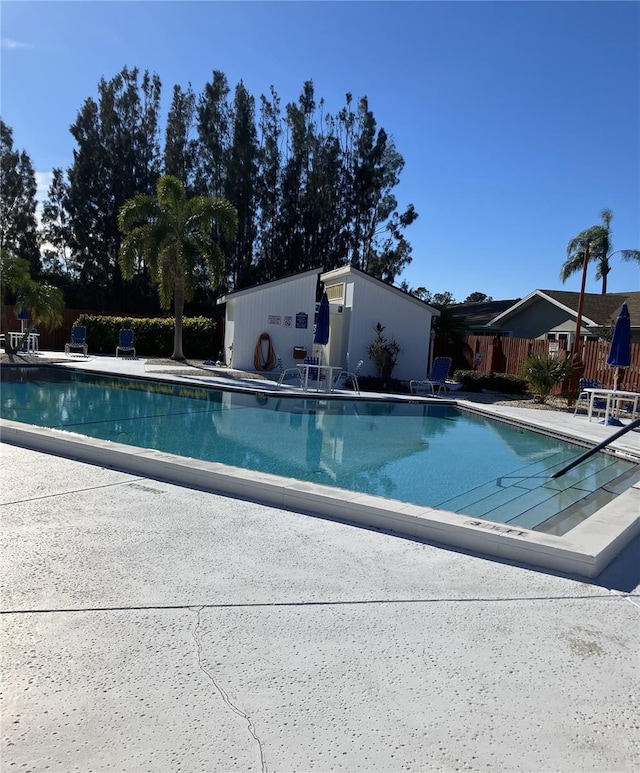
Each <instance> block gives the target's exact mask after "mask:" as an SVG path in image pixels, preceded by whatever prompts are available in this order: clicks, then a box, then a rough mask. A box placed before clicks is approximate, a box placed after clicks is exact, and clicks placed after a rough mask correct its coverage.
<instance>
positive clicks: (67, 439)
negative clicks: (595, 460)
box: [0, 419, 640, 578]
mask: <svg viewBox="0 0 640 773" xmlns="http://www.w3.org/2000/svg"><path fill="white" fill-rule="evenodd" d="M0 428H1V429H2V432H1V433H0V441H1V442H3V443H7V444H10V445H16V446H20V447H23V448H28V449H31V450H34V451H40V452H43V453H50V454H54V455H57V456H62V457H65V458H68V459H73V460H76V461H80V462H85V463H89V464H95V465H98V466H102V467H108V468H113V469H117V470H119V471H121V472H125V473H129V474H132V475H142V476H145V477H149V478H154V479H158V480H162V481H164V482H167V483H171V484H175V485H180V486H186V487H191V488H197V489H199V490H204V491H209V492H211V493H216V494H221V495H228V496H233V497H238V498H242V499H249V500H252V501H255V502H260V503H262V504H265V505H269V506H275V507H281V508H284V509H288V510H292V511H295V512H300V513H303V514H307V515H313V516H319V517H323V518H329V519H332V520H338V521H341V522H345V523H351V524H356V525H358V526H364V527H367V528H372V529H378V530H381V531H385V532H389V533H392V534H396V535H398V536H404V537H409V538H414V539H420V540H424V541H427V542H430V543H435V544H438V545H441V546H443V547H453V548H460V549H463V550H467V551H470V552H473V553H477V554H480V555H483V556H487V557H494V558H498V559H501V560H506V561H514V562H517V563H520V564H525V565H528V566H531V567H534V568H542V569H548V570H553V571H559V572H563V573H567V574H572V575H578V576H581V577H587V578H594V577H597V575H598V574H600V572H602V570H603V569H604V568H605V567H606V566H607V565H608V564H609V563H610V562H611V561H612V560H613V558H615V556H616V555H617V554H618V553H619V552H620V551H621V550H622V549H623V548H624V547H625V546H626V545H627V544H629V542H631V540H632V539H633V538H634V537H635V536H636V535H637V534H639V533H640V483H635V484H634V485H632V486H631V487H630V488H629V489H628V490H627V491H625V492H623V493H622V494H620V495H619V496H617V497H616V498H615V499H614V500H613V501H612V502H610V503H608V504H607V505H605V506H604V507H603V508H601V509H600V510H598V511H597V512H596V513H593V514H592V515H591V516H589V518H587V519H586V520H585V521H583V522H582V523H581V524H579V525H577V526H575V527H574V528H573V529H571V531H570V532H568V533H567V534H566V535H563V536H556V535H552V534H545V533H543V532H537V531H532V530H529V529H522V528H517V527H514V528H511V527H509V526H508V524H499V523H495V522H492V521H489V520H486V519H477V518H473V517H471V516H468V515H460V514H457V513H451V512H448V511H445V510H438V509H435V508H430V507H423V506H420V505H414V504H410V503H405V502H400V501H396V500H389V499H384V498H382V497H376V496H372V495H367V494H361V493H358V492H353V491H346V490H344V489H334V488H330V487H328V486H323V485H321V484H317V483H312V482H307V481H299V480H297V479H293V478H283V477H280V476H277V475H273V474H270V473H263V472H256V471H247V470H245V469H242V468H238V467H232V466H229V465H225V464H222V463H220V462H207V461H202V460H198V459H192V458H188V457H182V456H177V455H174V454H169V453H166V452H163V451H156V450H154V449H142V448H136V447H133V446H127V445H124V444H121V443H115V442H112V441H106V440H98V439H94V438H86V437H84V436H81V435H76V434H74V433H70V432H65V431H61V430H52V429H45V428H42V427H37V426H32V425H25V424H21V423H20V422H15V421H11V420H8V419H2V420H1V421H0ZM248 472H249V473H250V476H251V477H248Z"/></svg>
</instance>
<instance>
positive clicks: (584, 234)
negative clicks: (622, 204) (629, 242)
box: [560, 209, 640, 295]
mask: <svg viewBox="0 0 640 773" xmlns="http://www.w3.org/2000/svg"><path fill="white" fill-rule="evenodd" d="M600 219H601V220H602V225H593V226H591V228H586V229H585V230H584V231H580V233H579V234H578V235H577V236H574V237H573V239H571V240H570V241H569V244H568V245H567V259H566V261H565V262H564V264H563V266H562V269H561V270H560V279H561V280H562V281H563V282H566V281H567V279H568V278H569V277H570V276H572V275H573V274H575V273H577V272H579V271H582V268H583V266H584V259H585V254H586V253H585V250H586V245H587V243H588V244H589V259H590V260H591V261H594V262H595V263H596V276H595V278H596V279H597V280H600V279H601V280H602V294H603V295H604V294H605V293H606V292H607V277H608V276H609V272H610V271H611V261H610V258H611V257H612V256H613V254H614V250H613V240H612V237H613V232H612V230H611V221H612V220H613V212H612V211H611V210H610V209H603V210H602V212H600ZM616 252H620V254H621V256H622V259H623V260H626V261H635V262H638V263H640V250H616Z"/></svg>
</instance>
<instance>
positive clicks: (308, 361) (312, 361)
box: [302, 356, 323, 381]
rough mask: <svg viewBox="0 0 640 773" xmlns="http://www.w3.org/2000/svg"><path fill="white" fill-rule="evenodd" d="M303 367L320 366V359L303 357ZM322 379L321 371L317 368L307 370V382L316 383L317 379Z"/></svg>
mask: <svg viewBox="0 0 640 773" xmlns="http://www.w3.org/2000/svg"><path fill="white" fill-rule="evenodd" d="M302 362H303V364H304V365H321V364H322V363H321V362H320V357H311V356H309V357H305V358H304V360H303V361H302ZM319 378H320V379H321V378H323V375H322V371H320V370H319V369H318V368H309V376H308V379H307V380H308V381H317V380H318V379H319Z"/></svg>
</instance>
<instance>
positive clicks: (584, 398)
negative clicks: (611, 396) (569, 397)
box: [573, 378, 607, 416]
mask: <svg viewBox="0 0 640 773" xmlns="http://www.w3.org/2000/svg"><path fill="white" fill-rule="evenodd" d="M586 389H602V382H601V381H600V380H599V379H597V378H581V379H580V381H578V399H577V400H576V406H575V408H574V409H573V415H574V416H575V415H576V414H577V413H578V408H580V406H582V407H583V408H584V409H585V410H588V409H589V400H590V399H591V395H590V394H589V392H586V391H585V390H586ZM606 409H607V401H606V400H605V399H604V398H602V397H596V398H595V399H594V401H593V410H594V411H598V412H599V413H603V412H604V411H606Z"/></svg>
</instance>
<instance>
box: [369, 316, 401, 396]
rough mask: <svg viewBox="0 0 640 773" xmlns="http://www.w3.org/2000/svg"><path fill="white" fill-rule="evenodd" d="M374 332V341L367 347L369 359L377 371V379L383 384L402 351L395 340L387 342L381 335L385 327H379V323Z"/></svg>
mask: <svg viewBox="0 0 640 773" xmlns="http://www.w3.org/2000/svg"><path fill="white" fill-rule="evenodd" d="M374 330H375V331H376V340H375V341H374V342H373V343H372V344H371V346H370V347H369V359H370V360H373V364H374V365H375V366H376V370H377V371H378V377H379V378H380V379H382V381H383V382H384V381H386V380H387V379H388V378H389V376H390V375H391V374H392V373H393V369H394V368H395V366H396V362H397V361H398V355H399V354H400V352H401V351H402V350H401V349H400V344H399V343H398V342H397V341H396V340H394V339H391V341H389V340H388V339H387V338H385V337H384V336H383V335H382V334H383V332H384V330H385V326H384V325H381V324H380V322H378V323H377V324H376V326H375V327H374Z"/></svg>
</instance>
